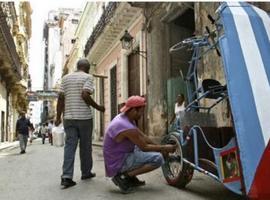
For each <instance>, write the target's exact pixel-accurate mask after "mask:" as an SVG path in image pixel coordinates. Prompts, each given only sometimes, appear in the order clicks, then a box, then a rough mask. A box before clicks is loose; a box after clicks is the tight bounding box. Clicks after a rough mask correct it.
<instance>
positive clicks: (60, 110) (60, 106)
mask: <svg viewBox="0 0 270 200" xmlns="http://www.w3.org/2000/svg"><path fill="white" fill-rule="evenodd" d="M64 109H65V96H64V94H63V93H60V94H59V96H58V100H57V106H56V121H55V126H58V125H59V124H60V123H61V116H62V114H63V112H64Z"/></svg>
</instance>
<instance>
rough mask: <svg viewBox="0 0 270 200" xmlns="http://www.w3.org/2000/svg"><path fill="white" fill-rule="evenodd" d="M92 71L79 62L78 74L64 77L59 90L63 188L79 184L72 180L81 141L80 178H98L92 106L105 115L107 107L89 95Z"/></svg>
mask: <svg viewBox="0 0 270 200" xmlns="http://www.w3.org/2000/svg"><path fill="white" fill-rule="evenodd" d="M89 70H90V64H89V62H88V60H87V59H80V60H79V61H78V62H77V71H75V72H73V73H71V74H67V75H65V76H64V77H63V79H62V83H61V87H60V93H59V97H58V102H57V115H56V121H55V125H56V126H58V125H59V124H60V123H61V115H62V113H63V114H64V116H63V118H64V123H63V124H64V129H65V132H66V139H65V147H64V162H63V174H62V176H61V185H63V186H65V187H71V186H74V185H76V182H74V181H73V180H72V178H73V171H74V159H75V152H76V148H77V144H78V141H79V142H80V160H81V174H82V176H81V179H82V180H85V179H90V178H93V177H95V176H96V174H95V173H92V171H91V170H92V166H93V160H92V128H93V121H92V118H93V116H92V111H91V108H90V106H92V107H94V108H95V109H97V110H99V111H101V112H104V111H105V108H104V106H100V105H98V104H96V102H95V101H94V100H93V99H92V98H91V96H90V95H91V94H93V92H94V83H93V77H92V75H90V74H89Z"/></svg>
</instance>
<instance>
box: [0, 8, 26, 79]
mask: <svg viewBox="0 0 270 200" xmlns="http://www.w3.org/2000/svg"><path fill="white" fill-rule="evenodd" d="M0 46H1V47H0V56H1V59H2V60H4V61H5V63H4V64H7V65H5V66H0V67H1V68H3V67H10V68H11V73H12V74H13V75H14V74H15V77H16V79H17V80H20V79H21V65H20V59H19V56H18V53H17V51H16V46H15V43H14V40H13V37H12V35H11V32H10V28H9V26H8V24H7V22H6V16H5V14H4V12H3V10H2V8H1V7H0ZM5 70H6V71H7V72H9V73H10V70H8V69H2V70H1V71H5ZM7 80H8V79H7Z"/></svg>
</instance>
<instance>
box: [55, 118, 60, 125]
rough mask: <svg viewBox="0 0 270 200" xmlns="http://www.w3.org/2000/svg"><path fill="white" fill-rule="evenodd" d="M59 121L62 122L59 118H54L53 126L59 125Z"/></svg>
mask: <svg viewBox="0 0 270 200" xmlns="http://www.w3.org/2000/svg"><path fill="white" fill-rule="evenodd" d="M61 122H62V120H61V118H56V120H55V122H54V124H55V126H59V124H61Z"/></svg>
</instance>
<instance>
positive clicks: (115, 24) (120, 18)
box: [84, 2, 141, 63]
mask: <svg viewBox="0 0 270 200" xmlns="http://www.w3.org/2000/svg"><path fill="white" fill-rule="evenodd" d="M140 15H141V9H139V8H135V7H132V6H131V5H130V4H129V3H127V2H121V3H120V2H110V3H109V4H108V6H107V7H106V9H105V10H104V12H103V14H102V16H101V18H100V19H99V21H98V23H97V25H96V26H95V28H94V30H93V32H92V33H91V35H90V37H89V39H88V41H87V43H86V45H85V50H84V54H85V56H86V57H88V58H89V59H90V60H91V61H92V62H95V63H98V62H99V60H100V59H101V58H102V57H103V56H104V55H106V53H107V52H108V51H109V50H110V48H111V47H112V46H113V45H114V44H116V43H117V42H119V40H120V37H121V36H122V34H123V32H124V31H125V29H127V28H128V27H129V26H130V25H131V23H132V22H134V21H135V20H136V19H137V18H138V17H139V16H140Z"/></svg>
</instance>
